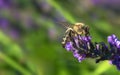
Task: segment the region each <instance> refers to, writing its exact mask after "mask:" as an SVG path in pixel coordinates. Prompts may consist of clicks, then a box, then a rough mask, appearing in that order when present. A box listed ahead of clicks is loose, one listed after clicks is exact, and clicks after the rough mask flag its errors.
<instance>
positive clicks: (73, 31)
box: [62, 22, 89, 47]
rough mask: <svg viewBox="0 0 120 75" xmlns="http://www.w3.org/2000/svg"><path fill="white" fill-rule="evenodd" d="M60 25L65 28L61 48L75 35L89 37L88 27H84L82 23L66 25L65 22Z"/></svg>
mask: <svg viewBox="0 0 120 75" xmlns="http://www.w3.org/2000/svg"><path fill="white" fill-rule="evenodd" d="M62 25H64V26H65V27H66V28H67V30H66V31H65V37H64V38H63V42H62V45H63V47H64V45H65V44H66V42H67V41H70V40H71V37H74V36H77V35H85V36H88V35H89V27H88V26H86V25H85V24H84V23H75V24H68V23H66V22H63V23H62Z"/></svg>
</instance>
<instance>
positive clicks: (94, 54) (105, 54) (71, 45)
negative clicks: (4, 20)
mask: <svg viewBox="0 0 120 75" xmlns="http://www.w3.org/2000/svg"><path fill="white" fill-rule="evenodd" d="M71 32H72V31H71ZM91 40H92V37H91V36H90V35H86V34H84V35H80V34H77V35H76V34H75V36H73V35H72V36H71V34H67V36H66V37H65V38H64V41H63V42H64V44H63V47H64V48H65V49H66V50H67V51H71V52H72V53H73V56H74V57H75V58H77V59H78V61H79V62H81V61H83V60H84V59H85V58H94V59H96V63H99V62H100V61H104V60H108V61H110V62H111V63H112V64H113V65H115V66H116V67H117V68H118V69H119V70H120V41H119V40H118V38H117V37H116V36H115V35H114V34H113V35H111V36H108V39H107V40H108V43H109V45H110V47H108V46H107V45H106V44H105V43H104V42H98V43H97V42H95V43H93V42H92V41H91ZM98 58H99V59H98Z"/></svg>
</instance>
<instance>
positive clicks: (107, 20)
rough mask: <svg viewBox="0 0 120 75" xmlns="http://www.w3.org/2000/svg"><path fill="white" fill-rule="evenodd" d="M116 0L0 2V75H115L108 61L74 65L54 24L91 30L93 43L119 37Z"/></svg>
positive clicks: (118, 2)
mask: <svg viewBox="0 0 120 75" xmlns="http://www.w3.org/2000/svg"><path fill="white" fill-rule="evenodd" d="M119 7H120V0H0V75H120V71H118V70H117V69H116V67H115V66H113V65H111V64H110V63H109V61H103V62H100V63H98V64H96V63H95V60H94V59H86V60H84V61H82V62H81V63H79V62H78V61H77V59H75V58H74V57H73V55H72V53H71V52H67V51H66V50H65V49H63V48H62V46H61V41H62V37H63V35H64V32H65V29H64V27H63V26H61V25H60V24H59V22H64V21H67V22H70V23H76V22H83V23H85V24H86V25H89V26H90V33H91V36H92V41H93V42H101V41H103V42H105V43H107V36H109V35H111V34H116V35H117V36H118V37H120V34H119V31H120V30H119V28H120V21H119V20H120V8H119Z"/></svg>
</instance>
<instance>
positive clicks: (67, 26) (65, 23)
mask: <svg viewBox="0 0 120 75" xmlns="http://www.w3.org/2000/svg"><path fill="white" fill-rule="evenodd" d="M59 24H60V25H62V26H64V27H65V28H66V29H67V28H69V27H71V25H72V24H70V23H69V22H59Z"/></svg>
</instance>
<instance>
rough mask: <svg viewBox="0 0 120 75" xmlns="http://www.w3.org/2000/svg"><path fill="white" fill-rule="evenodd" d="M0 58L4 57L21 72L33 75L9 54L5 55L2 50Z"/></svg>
mask: <svg viewBox="0 0 120 75" xmlns="http://www.w3.org/2000/svg"><path fill="white" fill-rule="evenodd" d="M0 59H2V60H3V61H5V62H6V63H7V64H9V65H10V66H11V67H13V68H15V69H16V70H18V71H19V72H21V73H22V74H23V75H31V74H30V73H29V72H28V71H26V70H25V69H24V68H22V67H21V66H20V65H19V64H17V63H16V62H15V61H13V60H12V59H11V58H10V57H8V56H7V55H5V54H4V53H2V52H0Z"/></svg>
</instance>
